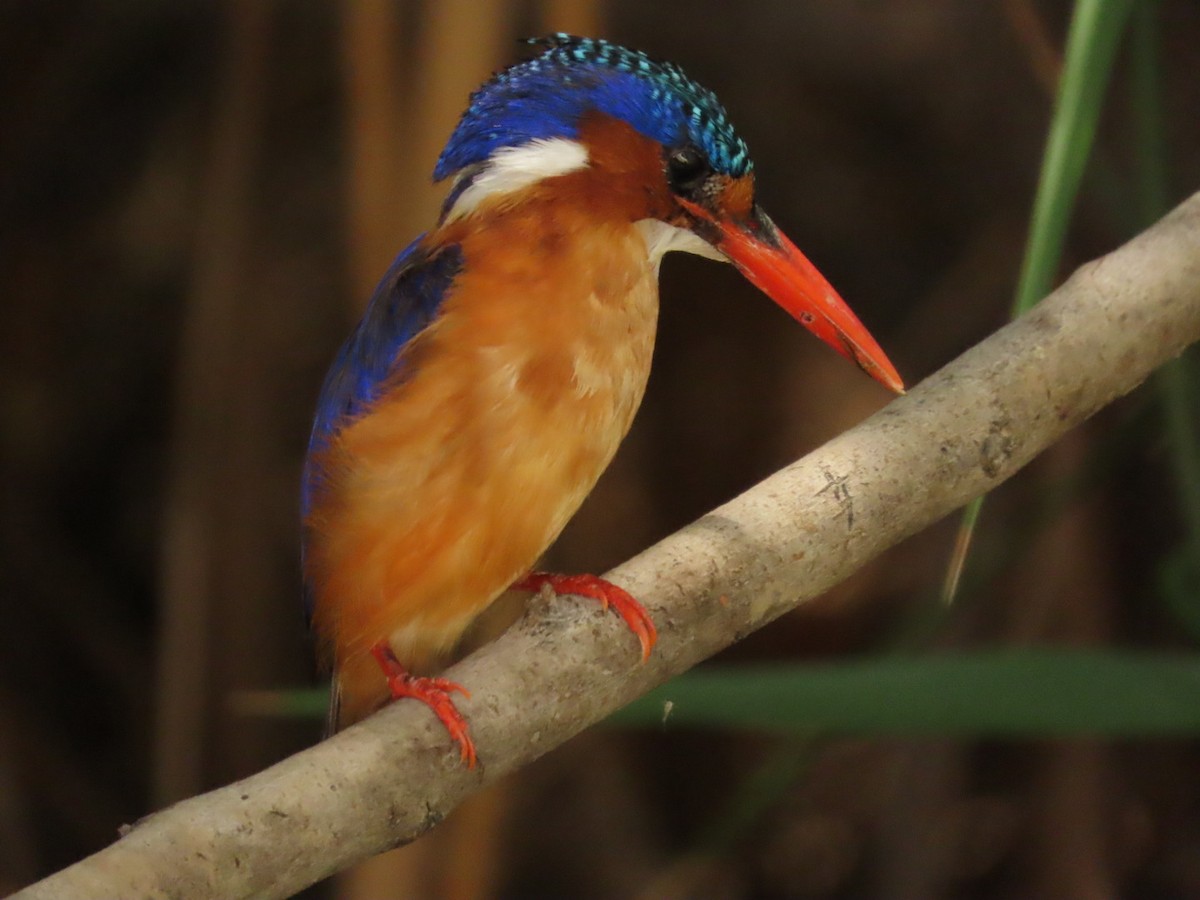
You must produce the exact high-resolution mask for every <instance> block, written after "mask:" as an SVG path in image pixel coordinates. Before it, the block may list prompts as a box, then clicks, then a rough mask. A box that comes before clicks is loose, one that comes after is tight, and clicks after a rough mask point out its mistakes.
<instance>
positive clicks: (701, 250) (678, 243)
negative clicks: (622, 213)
mask: <svg viewBox="0 0 1200 900" xmlns="http://www.w3.org/2000/svg"><path fill="white" fill-rule="evenodd" d="M636 225H637V229H638V231H640V232H641V233H642V239H643V240H644V241H645V242H646V256H647V258H648V259H649V260H650V263H651V264H652V265H653V266H654V268H655V270H657V269H658V264H659V263H660V262H662V258H663V254H664V253H668V252H670V251H671V250H682V251H683V252H684V253H694V254H696V255H697V256H704V257H707V258H708V259H715V260H717V261H718V262H729V257H727V256H726V255H725V254H724V253H722V252H721V251H720V250H718V249H717V248H716V247H714V246H713V245H712V244H710V243H709V242H708V241H706V240H704V239H703V238H701V237H700V236H699V235H697V234H695V233H694V232H691V231H688V230H687V229H686V228H677V227H676V226H674V225H668V224H667V223H666V222H663V221H660V220H658V219H642V220H641V221H640V222H637V223H636Z"/></svg>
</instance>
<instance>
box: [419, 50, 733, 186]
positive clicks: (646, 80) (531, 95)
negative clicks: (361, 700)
mask: <svg viewBox="0 0 1200 900" xmlns="http://www.w3.org/2000/svg"><path fill="white" fill-rule="evenodd" d="M530 43H532V44H534V45H537V46H542V47H545V48H546V49H545V50H544V51H543V52H542V53H541V54H540V55H538V56H536V57H534V58H533V59H530V60H526V61H525V62H522V63H518V64H517V65H515V66H512V67H511V68H509V69H506V70H505V71H503V72H501V73H500V74H498V75H496V76H494V77H493V78H492V79H491V81H489V82H488V83H487V84H485V85H484V86H483V87H481V88H480V89H479V90H477V91H476V92H475V93H474V94H472V95H471V103H470V106H469V107H468V108H467V111H466V112H465V113H464V114H463V117H462V119H461V120H460V121H459V123H458V127H457V128H456V129H455V130H454V134H453V135H451V137H450V141H449V143H448V144H446V148H445V150H443V151H442V155H441V157H440V158H439V159H438V162H437V167H436V168H435V169H434V172H433V177H434V180H437V181H440V180H441V179H443V178H446V177H447V176H449V175H452V174H453V173H455V172H458V171H460V170H461V169H463V168H465V167H467V166H471V165H477V164H479V163H482V162H484V161H485V160H487V158H488V157H489V156H490V155H491V154H492V152H493V151H494V150H496V149H498V148H500V147H513V146H519V145H521V144H524V143H527V142H528V141H531V140H534V139H536V138H556V137H567V138H573V137H576V136H577V134H578V126H579V120H580V117H581V116H582V115H583V114H584V113H586V112H588V111H589V110H597V111H599V112H602V113H605V114H607V115H610V116H613V117H614V118H617V119H621V120H622V121H625V122H628V123H629V124H630V125H631V126H632V127H633V128H635V129H636V130H637V131H639V132H640V133H642V134H644V135H646V136H647V137H649V138H652V139H653V140H656V141H659V142H660V143H662V144H663V145H665V146H676V145H680V144H683V143H690V144H694V145H696V146H698V147H699V148H700V149H701V150H703V151H704V153H705V155H706V156H707V157H708V161H709V163H710V164H711V165H712V167H713V168H714V169H715V170H716V171H718V172H721V173H724V174H726V175H732V176H734V177H740V176H742V175H746V174H748V173H749V172H750V171H751V170H752V169H753V163H752V162H751V161H750V154H749V151H748V150H747V149H746V144H745V143H744V142H743V141H742V139H741V138H740V137H738V135H737V132H735V131H734V129H733V124H732V123H731V122H730V121H729V117H728V115H727V114H726V112H725V109H724V108H723V107H722V106H721V103H720V101H719V100H717V98H716V95H715V94H713V93H712V91H710V90H708V89H707V88H704V87H701V86H700V85H699V84H697V83H696V82H694V81H692V80H691V79H690V78H688V76H687V75H686V74H684V72H683V70H682V69H681V68H679V66H677V65H675V64H674V63H669V62H659V61H657V60H654V59H651V58H650V57H648V56H647V55H646V54H644V53H641V52H639V51H636V50H627V49H626V48H624V47H619V46H617V45H616V44H610V43H609V42H607V41H602V40H594V39H592V38H579V37H572V36H570V35H566V34H556V35H553V36H551V37H548V38H541V39H536V40H533V41H530Z"/></svg>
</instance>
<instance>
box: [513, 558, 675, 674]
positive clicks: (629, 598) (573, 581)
mask: <svg viewBox="0 0 1200 900" xmlns="http://www.w3.org/2000/svg"><path fill="white" fill-rule="evenodd" d="M544 585H549V586H550V589H551V590H553V591H554V593H556V594H578V595H579V596H580V597H588V598H590V599H592V600H599V601H600V605H601V606H603V607H604V609H608V608H609V607H610V606H611V607H612V608H613V609H614V610H615V611H616V613H617V615H619V616H620V617H621V618H622V619H624V620H625V624H626V625H627V626H629V630H630V631H632V632H633V633H634V634H635V635H637V639H638V642H639V643H640V644H641V645H642V662H645V661H646V660H647V659H649V658H650V651H651V650H652V649H653V648H654V644H655V642H657V641H658V630H657V629H656V628H655V627H654V622H653V621H652V620H651V619H650V615H649V613H647V612H646V609H645V607H643V606H642V604H640V603H638V602H637V600H635V599H634V598H633V595H632V594H630V593H629V592H628V591H627V590H625V589H624V588H620V587H617V586H616V585H615V584H613V583H612V582H609V581H605V580H604V579H603V578H600V577H599V576H597V575H555V574H553V573H550V572H530V573H529V574H528V575H526V576H525V577H524V578H522V579H521V580H520V581H518V582H516V584H514V585H513V588H515V589H516V590H519V591H540V590H541V589H542V587H543V586H544Z"/></svg>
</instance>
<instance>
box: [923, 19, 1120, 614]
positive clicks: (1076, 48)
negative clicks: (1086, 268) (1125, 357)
mask: <svg viewBox="0 0 1200 900" xmlns="http://www.w3.org/2000/svg"><path fill="white" fill-rule="evenodd" d="M1132 5H1133V4H1132V0H1076V3H1075V11H1074V13H1073V15H1072V16H1071V27H1070V31H1069V32H1068V34H1067V49H1066V54H1065V58H1064V60H1063V73H1062V81H1061V82H1060V84H1059V86H1058V97H1057V99H1056V100H1055V104H1054V113H1053V115H1052V116H1051V120H1050V134H1049V136H1048V138H1047V140H1046V150H1045V153H1044V154H1043V156H1042V168H1041V175H1040V177H1039V178H1038V187H1037V194H1036V195H1035V196H1034V201H1033V215H1032V218H1031V221H1030V225H1029V237H1028V239H1027V241H1026V244H1025V255H1024V257H1023V259H1022V262H1021V275H1020V278H1019V280H1018V282H1017V292H1016V296H1015V297H1014V299H1013V306H1012V315H1013V316H1014V317H1016V316H1019V315H1020V314H1021V313H1023V312H1025V311H1026V310H1028V309H1030V308H1031V307H1032V306H1033V305H1034V304H1035V303H1037V301H1039V300H1041V299H1042V298H1043V297H1044V296H1046V294H1048V293H1050V289H1051V287H1052V286H1053V284H1054V277H1055V275H1056V274H1057V272H1058V267H1059V264H1060V263H1061V260H1062V248H1063V242H1064V240H1065V239H1066V234H1067V225H1068V223H1069V222H1070V218H1071V211H1072V210H1073V209H1074V207H1075V199H1076V196H1077V195H1078V193H1079V183H1080V181H1081V180H1082V179H1083V172H1084V169H1085V168H1086V167H1087V161H1088V157H1089V156H1091V152H1092V145H1093V144H1094V143H1095V138H1096V127H1097V125H1098V123H1099V121H1100V112H1101V110H1102V109H1103V107H1104V94H1105V91H1106V89H1107V87H1108V81H1109V76H1110V75H1111V73H1112V68H1113V60H1114V59H1115V57H1116V53H1117V48H1118V47H1119V45H1120V43H1121V35H1122V33H1123V32H1124V30H1125V23H1126V21H1127V19H1128V18H1129V11H1130V9H1131V7H1132ZM982 509H983V498H982V497H979V498H976V499H975V500H972V501H971V502H970V503H969V504H968V505H967V507H966V509H965V510H964V511H963V520H962V524H961V525H960V526H959V537H958V541H957V545H956V546H957V547H958V548H961V549H962V552H957V551H956V552H955V554H954V556H953V558H952V559H951V561H950V563H949V565H948V566H947V572H946V578H945V582H944V585H943V588H942V602H943V603H944V604H945V605H947V606H949V605H950V604H952V603H953V602H954V598H955V595H956V594H957V591H958V585H959V584H960V582H961V580H962V571H963V568H964V567H965V565H966V561H967V553H966V548H967V547H969V546H970V543H971V537H972V535H973V534H974V531H975V528H976V526H977V523H978V521H979V515H980V511H981V510H982Z"/></svg>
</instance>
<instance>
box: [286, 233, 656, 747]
mask: <svg viewBox="0 0 1200 900" xmlns="http://www.w3.org/2000/svg"><path fill="white" fill-rule="evenodd" d="M524 227H525V228H526V230H527V229H528V225H527V224H526V225H525V226H524ZM526 236H527V235H526ZM496 237H497V235H496V234H495V233H494V232H493V233H491V234H489V235H488V238H489V241H490V242H489V241H483V238H482V237H481V238H480V239H479V240H480V241H481V242H482V243H480V244H479V245H477V246H472V244H471V240H472V238H471V237H470V236H468V237H467V238H466V239H465V240H464V242H463V247H464V255H465V257H466V258H467V259H468V260H470V261H471V263H472V266H471V267H470V268H468V270H467V271H466V272H465V273H464V274H463V275H461V276H460V277H459V279H458V280H457V281H456V283H455V287H454V294H453V296H452V297H450V298H449V299H448V300H446V301H445V303H444V305H443V307H442V312H441V314H440V316H439V318H438V320H437V321H436V322H435V323H434V325H432V326H431V327H430V328H429V329H428V330H427V331H426V332H425V333H424V334H423V335H421V336H420V337H419V338H418V339H417V340H416V341H415V342H414V345H413V346H412V348H411V356H410V358H409V360H408V362H407V368H406V370H405V373H406V379H405V380H404V382H403V383H402V384H399V385H397V386H396V387H395V388H394V389H393V390H391V391H390V392H387V393H385V394H384V395H383V396H382V397H381V398H380V399H379V400H378V401H377V402H376V403H375V404H374V405H373V406H372V408H371V409H370V411H369V412H368V413H366V414H364V415H363V416H361V417H360V418H359V419H357V420H356V421H354V422H353V423H351V424H350V425H349V426H348V427H346V428H344V429H343V430H342V431H341V432H339V433H338V434H337V436H336V437H335V439H334V441H333V442H332V444H331V446H330V447H329V449H328V450H327V451H326V452H325V454H324V456H323V458H321V460H320V464H321V465H322V467H323V470H324V474H325V479H324V487H323V489H322V490H321V492H320V495H319V496H318V497H317V498H316V499H315V502H314V504H313V507H312V510H311V513H310V516H309V519H308V521H307V522H306V529H307V549H306V567H307V571H306V576H307V578H308V580H309V584H310V586H311V587H312V590H313V596H314V627H315V628H316V630H317V633H318V636H319V639H320V640H321V641H322V644H323V646H324V649H325V652H326V654H327V655H328V657H329V659H330V661H331V663H332V665H333V668H334V672H335V678H336V680H337V683H338V687H339V688H340V691H341V694H342V714H341V721H340V722H339V724H341V725H344V724H348V723H349V722H352V721H354V720H355V719H357V718H361V717H362V716H363V715H366V714H367V713H369V712H371V711H372V710H373V709H374V708H375V707H377V706H378V705H380V704H381V703H383V702H384V701H385V700H386V699H387V696H388V691H387V686H386V683H385V681H384V679H383V677H382V676H381V675H380V673H379V671H378V669H377V668H375V664H374V660H373V659H372V658H371V656H370V648H371V647H372V646H373V645H374V644H376V643H377V642H379V641H381V640H386V641H387V642H388V643H389V644H390V645H391V647H392V650H393V652H394V653H395V654H396V657H397V659H398V660H399V661H400V662H401V663H402V664H403V665H404V666H405V667H406V668H408V669H409V670H410V671H413V672H414V673H418V674H424V673H429V672H432V671H436V670H437V669H438V668H440V667H442V666H444V665H445V664H446V662H447V661H448V660H450V659H451V658H452V657H453V654H454V650H455V646H456V645H457V643H458V642H459V640H460V638H461V637H462V635H463V633H464V632H465V631H466V630H467V629H468V628H469V627H470V626H471V624H472V622H473V621H474V620H475V619H476V618H477V617H478V616H479V615H480V614H481V613H482V612H483V611H484V610H485V609H486V608H487V607H488V606H489V604H491V603H492V602H493V601H494V600H495V599H496V598H497V597H498V596H499V595H500V594H501V593H503V592H504V590H505V589H506V588H507V587H508V586H509V585H510V584H512V582H513V581H515V580H516V579H517V578H519V577H520V576H521V575H523V574H524V573H526V572H527V571H529V569H530V568H532V567H533V565H534V563H535V562H536V561H537V559H538V557H539V556H540V555H541V554H542V553H543V552H544V551H545V550H546V548H547V547H548V546H549V545H550V543H551V542H552V541H553V540H554V539H555V537H557V535H558V533H559V532H560V531H561V530H562V528H563V526H564V525H565V524H566V522H567V520H568V519H569V518H570V517H571V515H572V514H573V513H574V512H575V510H576V509H577V508H578V507H579V505H580V503H582V501H583V499H584V497H586V496H587V494H588V492H589V491H590V490H591V489H592V487H593V486H594V485H595V483H596V480H597V479H598V478H599V477H600V474H601V473H602V472H603V471H604V469H605V467H606V466H607V465H608V463H609V461H610V460H611V459H612V456H613V454H614V453H615V452H616V449H617V446H618V445H619V443H620V441H621V439H622V438H623V437H624V435H625V433H626V432H627V430H628V428H629V425H630V423H631V422H632V419H633V415H634V413H635V412H636V410H637V407H638V405H639V404H640V402H641V397H642V393H643V390H644V388H645V382H646V377H647V375H648V372H649V367H650V357H651V353H652V349H653V341H654V328H655V319H656V317H657V283H656V282H657V271H656V269H657V266H656V264H654V263H651V262H650V261H649V260H648V259H647V257H646V246H645V242H644V241H643V240H642V238H641V237H640V235H639V234H638V233H637V231H636V230H635V229H634V228H633V227H632V226H631V227H629V228H628V229H626V230H625V231H624V232H621V233H618V234H616V235H615V236H614V235H613V234H606V235H604V236H603V238H604V239H603V241H602V242H600V245H599V246H596V247H592V246H588V245H587V244H586V242H584V241H582V240H576V241H575V242H574V243H569V244H565V245H564V243H563V242H562V241H558V242H557V243H556V244H555V252H554V254H553V255H552V256H546V257H543V258H541V259H536V258H535V259H534V260H532V261H530V260H527V259H521V258H511V254H510V258H505V257H504V250H505V246H506V244H507V243H508V242H506V241H504V240H500V241H496V240H494V239H495V238H496ZM489 254H492V255H494V256H498V257H500V258H494V259H491V260H488V259H487V258H486V257H488V255H489ZM477 260H478V264H476V263H477ZM473 272H486V273H489V274H488V275H487V276H484V275H478V274H472V273H473Z"/></svg>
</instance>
